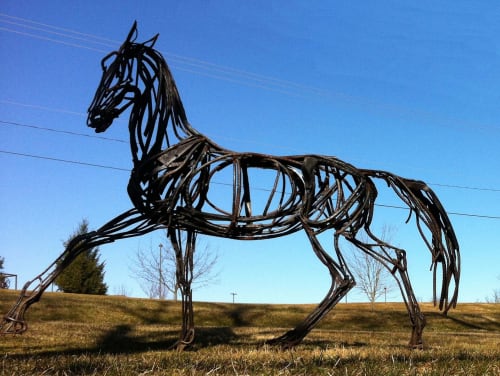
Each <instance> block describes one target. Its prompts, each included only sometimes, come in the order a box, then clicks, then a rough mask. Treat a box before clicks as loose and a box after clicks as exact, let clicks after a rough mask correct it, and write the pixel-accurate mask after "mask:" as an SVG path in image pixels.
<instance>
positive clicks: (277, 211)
mask: <svg viewBox="0 0 500 376" xmlns="http://www.w3.org/2000/svg"><path fill="white" fill-rule="evenodd" d="M136 37H137V28H136V24H134V26H133V27H132V29H131V31H130V33H129V35H128V37H127V39H126V40H125V42H124V43H123V45H122V46H121V47H120V49H119V50H118V51H115V52H112V53H110V54H109V55H107V56H106V57H105V58H104V59H103V60H102V69H103V76H102V79H101V82H100V84H99V87H98V89H97V92H96V94H95V98H94V100H93V102H92V104H91V105H90V108H89V110H88V113H89V116H88V125H89V126H90V127H92V128H94V129H95V131H96V132H104V131H105V130H106V129H107V128H108V127H109V126H110V125H111V123H112V122H113V120H114V119H115V118H117V117H118V116H119V115H120V114H121V113H123V112H124V111H125V110H127V109H130V119H129V132H130V146H131V150H132V157H133V163H134V167H133V169H132V173H131V176H130V182H129V184H128V194H129V196H130V199H131V201H132V203H133V206H134V207H133V209H131V210H129V211H128V212H125V213H123V214H121V215H119V216H118V217H116V218H114V219H113V220H111V221H110V222H108V223H107V224H105V225H104V226H102V227H101V228H99V229H98V230H96V231H93V232H90V233H88V234H84V235H81V236H78V237H77V238H75V239H73V241H71V242H70V243H69V244H68V245H67V247H66V250H65V251H64V252H63V253H62V254H61V256H60V257H59V258H58V259H57V260H56V261H54V263H53V264H52V265H51V266H49V267H48V268H47V269H46V270H45V271H44V272H43V273H41V274H40V275H39V276H37V277H36V278H35V279H33V280H32V281H29V282H28V283H26V285H25V286H24V289H23V291H22V293H21V296H20V297H19V299H18V301H17V303H16V304H15V305H14V306H13V308H12V309H11V310H10V312H8V313H7V314H6V315H5V316H4V318H3V323H2V326H1V331H2V332H3V333H22V332H23V331H25V330H26V329H27V324H26V322H25V320H24V313H25V311H26V309H27V308H28V307H29V306H30V305H31V304H33V303H35V302H37V301H38V300H39V299H40V297H41V295H42V293H43V291H44V290H45V289H46V288H47V287H48V286H49V285H50V283H51V282H53V281H54V279H55V278H56V277H57V276H58V275H59V273H60V272H61V271H62V270H63V269H64V268H65V267H66V266H67V265H69V264H70V263H71V262H72V261H73V260H74V259H75V257H76V256H77V255H78V254H80V253H81V252H83V251H85V250H87V249H89V248H92V247H95V246H98V245H102V244H105V243H110V242H113V241H115V240H118V239H122V238H127V237H132V236H138V235H142V234H145V233H148V232H150V231H153V230H156V229H159V228H165V229H167V231H168V236H169V238H170V241H171V242H172V246H173V248H174V250H175V253H176V259H177V274H176V275H177V280H178V283H179V286H180V291H181V294H182V330H181V333H180V339H179V341H178V343H177V347H178V348H180V349H182V348H184V347H185V346H187V345H190V344H191V343H192V342H193V340H194V334H195V330H194V320H193V302H192V291H191V282H192V278H193V254H194V252H195V242H196V236H197V235H198V234H206V235H213V236H218V237H225V238H231V239H247V240H257V239H269V238H275V237H280V236H285V235H287V234H291V233H294V232H297V231H301V230H302V231H304V232H305V234H306V235H307V237H308V238H309V240H310V243H311V247H312V250H313V252H314V253H315V254H316V256H317V257H318V258H319V259H320V261H321V262H322V263H323V264H324V265H325V266H326V267H327V269H328V271H329V273H330V276H331V287H330V289H329V291H328V293H327V295H326V297H325V298H324V299H323V301H322V302H321V303H320V304H319V306H318V307H317V308H316V309H315V310H314V311H313V312H312V313H311V314H310V315H309V316H308V317H307V318H306V319H305V320H304V321H303V322H302V323H301V324H300V325H298V326H297V327H296V328H295V329H292V330H290V331H288V332H287V333H285V334H284V335H282V336H280V337H278V338H275V339H273V340H271V341H269V343H271V344H276V345H279V346H281V347H284V348H289V347H292V346H295V345H297V344H298V343H300V342H301V340H302V339H303V338H304V337H305V336H306V335H307V334H308V333H309V332H310V331H311V330H312V329H313V328H314V326H315V325H316V324H317V323H318V322H319V321H320V320H321V319H322V318H323V317H324V316H325V315H326V314H327V313H328V312H329V311H330V310H331V309H332V308H333V307H334V306H335V304H336V303H338V302H339V301H340V300H341V299H342V297H343V296H344V295H345V294H346V293H347V292H348V291H349V290H350V289H351V288H352V287H353V286H354V285H355V281H354V278H353V276H352V274H351V273H350V271H349V268H348V266H347V265H346V262H345V260H344V257H343V256H342V254H341V251H340V248H339V237H341V236H342V237H344V238H345V239H347V240H348V241H349V242H351V243H352V244H354V245H355V246H357V247H359V249H361V250H362V251H364V252H366V253H367V254H368V255H370V256H371V257H374V258H375V259H377V260H378V261H380V262H381V263H382V264H383V265H384V266H385V267H386V268H387V269H389V270H390V271H391V273H392V274H393V275H394V277H395V279H396V280H397V282H398V284H399V287H400V289H401V293H402V295H403V298H404V301H405V303H406V307H407V309H408V314H409V317H410V322H411V327H412V332H411V339H410V346H411V347H414V348H421V347H422V331H423V329H424V326H425V318H424V316H423V314H422V312H421V311H420V308H419V305H418V302H417V299H416V298H415V295H414V293H413V289H412V286H411V283H410V280H409V276H408V272H407V265H406V256H405V251H404V250H403V249H400V248H397V247H395V246H393V245H390V244H388V243H387V242H385V241H383V240H381V239H380V238H378V237H377V236H375V235H374V234H373V233H372V231H371V230H370V224H371V221H372V215H373V211H374V204H375V199H376V197H377V190H376V187H375V184H374V182H373V181H374V179H381V180H382V181H384V182H385V183H387V184H388V186H389V187H391V188H392V189H393V190H394V192H395V193H396V194H397V196H399V197H400V199H401V200H402V201H403V202H404V203H405V204H406V205H407V206H408V208H409V210H410V216H411V215H412V214H414V216H415V218H416V224H417V227H418V230H419V232H420V234H421V236H422V238H423V239H424V241H425V243H426V245H427V247H428V248H429V250H430V252H431V254H432V267H433V268H434V302H436V271H437V266H438V265H440V266H441V269H442V288H441V294H440V298H439V308H440V309H441V310H443V311H444V312H445V313H446V312H447V311H448V310H449V309H450V308H451V307H454V306H455V305H456V302H457V293H458V283H459V276H460V260H459V247H458V242H457V239H456V237H455V233H454V231H453V228H452V226H451V223H450V221H449V219H448V216H447V215H446V212H445V211H444V209H443V207H442V205H441V203H440V201H439V200H438V198H437V196H436V195H435V194H434V192H433V191H432V190H431V189H430V188H429V187H428V186H427V185H426V184H425V183H423V182H421V181H416V180H410V179H404V178H402V177H399V176H396V175H393V174H391V173H388V172H384V171H375V170H366V169H358V168H355V167H353V166H352V165H350V164H348V163H345V162H343V161H341V160H339V159H337V158H334V157H330V156H323V155H296V156H279V157H278V156H271V155H263V154H257V153H238V152H234V151H231V150H227V149H224V148H222V147H220V146H218V145H217V144H215V143H214V142H213V141H211V140H210V139H209V138H208V137H206V136H204V135H203V134H201V133H199V132H198V131H197V130H195V129H194V128H193V127H191V125H190V124H189V122H188V120H187V117H186V114H185V112H184V108H183V105H182V102H181V100H180V97H179V93H178V91H177V88H176V85H175V82H174V79H173V77H172V74H171V72H170V70H169V68H168V66H167V63H166V62H165V60H164V58H163V57H162V55H161V54H160V53H159V52H158V51H156V50H154V49H153V45H154V43H155V41H156V39H157V37H158V35H156V36H155V37H154V38H152V39H150V40H148V41H146V42H144V43H138V42H136V41H135V40H136ZM262 169H264V170H266V171H267V172H268V173H270V174H274V182H273V183H272V184H271V185H270V186H269V187H266V188H267V190H268V194H267V199H266V200H264V201H265V203H264V205H262V208H261V209H259V210H258V211H256V210H255V205H254V207H252V203H253V202H252V189H251V181H250V180H251V179H250V178H251V177H252V175H251V174H254V173H256V172H258V171H262ZM222 172H224V173H226V174H227V173H229V174H230V175H232V177H233V181H232V197H225V199H226V200H227V201H226V202H225V203H224V202H222V203H216V201H217V196H214V195H213V192H212V190H211V188H212V184H213V183H214V181H215V180H216V179H217V178H214V177H215V176H216V175H217V174H220V173H222ZM217 176H219V175H217ZM218 200H222V201H223V200H224V199H221V198H220V197H219V199H218ZM327 230H331V231H332V233H333V244H334V251H335V252H334V254H329V253H327V252H326V251H325V249H324V248H323V247H322V245H321V244H320V242H319V241H318V238H317V237H318V235H319V234H320V233H322V232H324V231H327ZM359 231H364V232H365V233H366V234H367V235H368V239H369V241H367V240H362V239H361V237H359V236H358V237H357V234H358V232H359ZM363 239H366V237H363ZM452 284H453V285H454V291H453V294H452V295H451V296H449V289H450V286H452Z"/></svg>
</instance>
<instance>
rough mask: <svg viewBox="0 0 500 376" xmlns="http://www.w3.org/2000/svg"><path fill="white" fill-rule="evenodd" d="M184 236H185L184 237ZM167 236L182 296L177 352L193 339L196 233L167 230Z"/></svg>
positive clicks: (190, 343) (188, 344)
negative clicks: (172, 252) (193, 284)
mask: <svg viewBox="0 0 500 376" xmlns="http://www.w3.org/2000/svg"><path fill="white" fill-rule="evenodd" d="M184 235H185V236H184ZM168 236H169V238H170V241H171V243H172V247H173V249H174V251H175V259H176V279H177V281H176V283H177V286H178V287H179V290H180V292H181V296H182V300H181V301H182V328H181V333H180V337H179V340H178V341H177V342H176V343H175V345H174V346H173V347H174V348H176V349H177V350H178V351H182V350H184V349H185V348H186V347H189V346H191V345H192V344H193V342H194V339H195V328H194V311H193V290H192V288H191V283H192V282H193V267H194V261H193V257H194V252H195V245H196V233H195V232H194V231H186V232H185V234H183V232H182V231H180V230H176V229H171V228H169V229H168Z"/></svg>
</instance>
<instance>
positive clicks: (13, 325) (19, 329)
mask: <svg viewBox="0 0 500 376" xmlns="http://www.w3.org/2000/svg"><path fill="white" fill-rule="evenodd" d="M26 330H28V324H26V321H24V320H16V319H14V318H12V317H8V316H5V317H4V318H3V319H2V323H1V324H0V334H23V333H24V332H25V331H26Z"/></svg>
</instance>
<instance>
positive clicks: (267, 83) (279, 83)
mask: <svg viewBox="0 0 500 376" xmlns="http://www.w3.org/2000/svg"><path fill="white" fill-rule="evenodd" d="M0 17H4V18H7V19H9V20H7V21H6V20H2V19H1V18H0V22H6V23H10V24H13V23H14V21H12V20H15V21H16V22H15V24H16V25H19V26H20V27H26V28H31V29H33V28H35V27H34V26H31V25H37V27H36V29H37V30H41V31H44V32H47V33H52V34H54V33H56V34H57V35H61V36H63V37H66V38H70V39H77V40H81V41H84V42H88V43H98V44H101V45H106V46H110V47H111V46H115V45H119V44H120V42H118V41H115V40H112V39H108V38H104V37H101V36H97V35H94V34H89V33H83V32H79V31H75V30H71V29H68V28H64V27H59V26H55V25H50V24H46V23H42V22H37V21H33V20H30V19H26V18H22V17H16V16H11V15H8V14H5V13H0ZM19 22H24V23H27V24H28V25H23V24H22V23H19ZM43 28H47V29H49V30H45V29H43ZM51 29H53V30H58V32H55V31H53V30H51ZM0 30H4V31H7V32H12V33H17V34H22V35H25V36H28V37H33V38H37V39H45V40H48V41H51V42H54V43H61V44H66V45H70V46H73V47H77V48H84V49H90V50H94V51H98V52H103V53H107V52H108V51H104V50H100V49H97V48H94V47H88V46H84V45H81V44H77V43H73V42H66V41H62V40H58V39H54V38H49V37H44V36H40V35H37V34H33V33H27V32H21V31H18V30H14V29H9V28H5V27H0ZM60 31H62V32H60ZM165 55H166V56H168V57H169V60H170V59H172V60H174V61H177V64H184V65H187V66H190V67H191V68H185V67H183V66H180V67H179V66H177V67H176V68H177V69H179V70H183V71H187V72H190V73H194V74H199V75H204V76H209V77H212V78H215V79H219V80H225V81H230V82H233V83H236V84H241V85H245V86H252V87H257V88H261V89H264V90H270V91H274V92H279V93H282V94H285V95H289V96H294V97H306V96H307V97H309V96H308V95H307V92H308V93H310V94H313V95H315V96H319V97H324V98H327V99H333V98H341V99H342V100H344V101H348V102H352V103H358V104H360V105H363V106H366V105H372V106H375V107H378V108H380V109H383V110H387V111H390V113H391V114H394V113H397V112H399V113H405V114H409V115H415V114H417V115H420V116H422V117H423V118H429V117H431V118H434V119H440V121H441V123H442V122H443V120H445V121H446V122H449V121H453V122H454V124H456V125H459V126H466V127H467V128H474V129H481V130H496V131H498V130H500V127H498V126H491V125H489V126H485V125H484V124H474V123H471V122H466V121H463V120H462V119H452V118H449V117H448V118H447V119H444V118H443V117H442V115H439V114H436V113H432V112H429V111H423V110H415V109H412V108H408V107H405V106H400V105H394V104H391V103H383V102H379V101H377V100H374V99H370V98H363V97H357V96H352V95H349V94H346V93H340V92H332V91H330V90H327V89H321V88H318V87H313V86H309V85H304V84H300V83H296V82H293V81H288V80H283V79H278V78H275V77H270V76H266V75H261V74H258V73H254V72H248V71H244V70H240V69H235V68H231V67H226V66H222V65H218V64H214V63H211V62H208V61H204V60H201V59H195V58H191V57H186V56H182V55H177V54H172V53H166V54H165ZM177 64H175V65H177ZM192 67H195V68H198V69H201V70H196V69H192ZM207 71H208V72H207ZM210 71H212V72H214V71H215V73H210ZM221 74H222V76H221ZM231 76H233V77H234V76H239V77H240V78H244V79H245V80H248V81H249V82H247V81H242V80H241V79H237V78H232V77H231ZM298 90H299V91H298ZM304 92H306V93H304ZM438 121H439V120H438ZM445 126H446V125H445Z"/></svg>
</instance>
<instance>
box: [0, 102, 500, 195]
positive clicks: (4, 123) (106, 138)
mask: <svg viewBox="0 0 500 376" xmlns="http://www.w3.org/2000/svg"><path fill="white" fill-rule="evenodd" d="M1 102H3V101H2V100H0V103H1ZM11 103H14V102H11ZM16 104H17V103H16ZM23 105H24V104H23ZM35 107H39V106H35ZM0 125H4V126H17V127H23V128H28V129H36V130H40V131H48V132H54V133H62V134H68V135H71V136H78V137H86V138H96V139H101V140H105V141H112V142H119V143H123V144H128V141H127V140H124V139H119V138H112V137H104V136H97V135H89V134H85V133H79V132H73V131H65V130H59V129H54V128H48V127H42V126H39V125H30V124H24V123H18V122H14V121H6V120H0ZM237 141H240V140H237ZM427 184H428V185H432V186H436V187H444V188H454V189H465V190H471V191H485V192H500V189H499V188H488V187H473V186H465V185H456V184H443V183H427Z"/></svg>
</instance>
